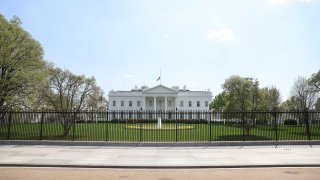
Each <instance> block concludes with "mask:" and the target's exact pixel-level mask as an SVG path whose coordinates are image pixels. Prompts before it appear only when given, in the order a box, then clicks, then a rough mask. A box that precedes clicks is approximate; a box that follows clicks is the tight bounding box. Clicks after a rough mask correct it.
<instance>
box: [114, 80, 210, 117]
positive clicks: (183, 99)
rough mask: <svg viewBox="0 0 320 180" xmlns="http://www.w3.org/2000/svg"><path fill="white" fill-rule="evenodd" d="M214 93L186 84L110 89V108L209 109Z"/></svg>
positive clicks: (156, 109) (154, 109)
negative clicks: (192, 89)
mask: <svg viewBox="0 0 320 180" xmlns="http://www.w3.org/2000/svg"><path fill="white" fill-rule="evenodd" d="M211 100H212V93H211V92H210V91H209V90H208V91H190V90H188V89H186V87H185V86H184V87H183V89H179V87H178V86H173V87H172V88H168V87H166V86H163V85H158V86H155V87H152V88H148V87H147V86H142V87H141V88H140V89H138V87H137V86H136V87H135V89H133V90H131V91H113V90H112V91H110V92H109V110H111V111H114V110H119V111H121V110H147V111H149V110H153V111H159V110H161V111H173V110H179V111H180V110H193V111H202V110H209V104H210V102H211Z"/></svg>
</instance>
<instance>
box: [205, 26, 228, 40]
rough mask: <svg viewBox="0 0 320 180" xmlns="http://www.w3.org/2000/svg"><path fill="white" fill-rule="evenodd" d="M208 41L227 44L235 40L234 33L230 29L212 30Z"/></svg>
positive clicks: (208, 35)
mask: <svg viewBox="0 0 320 180" xmlns="http://www.w3.org/2000/svg"><path fill="white" fill-rule="evenodd" d="M207 38H208V39H215V40H218V41H219V42H226V41H232V40H234V36H233V32H232V31H231V30H230V29H228V28H223V29H220V30H212V31H210V32H209V33H208V34H207Z"/></svg>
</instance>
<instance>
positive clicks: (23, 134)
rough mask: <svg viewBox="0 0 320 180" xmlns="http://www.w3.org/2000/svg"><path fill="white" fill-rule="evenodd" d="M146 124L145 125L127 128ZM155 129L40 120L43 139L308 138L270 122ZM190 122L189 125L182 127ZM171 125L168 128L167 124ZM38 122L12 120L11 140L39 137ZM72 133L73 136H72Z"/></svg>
mask: <svg viewBox="0 0 320 180" xmlns="http://www.w3.org/2000/svg"><path fill="white" fill-rule="evenodd" d="M129 126H135V127H148V128H128V127H129ZM162 126H163V127H164V129H161V130H158V129H157V128H156V124H150V123H141V124H126V123H77V124H76V126H75V127H72V128H71V129H70V133H69V135H68V136H63V126H62V125H61V124H59V123H50V124H43V127H42V139H43V140H73V139H74V140H75V141H126V142H140V141H143V142H176V141H177V142H190V141H242V140H246V141H257V140H276V139H277V138H278V140H308V136H307V133H306V126H305V125H298V126H289V125H278V127H277V128H278V129H277V132H278V134H277V136H278V137H276V131H275V129H274V127H273V126H271V125H258V126H255V127H252V128H250V132H249V135H245V136H244V135H243V132H245V133H246V131H243V129H242V127H241V126H239V125H223V124H211V125H208V124H183V123H178V124H175V123H170V124H166V123H163V124H162ZM184 126H192V128H181V127H184ZM166 127H170V128H166ZM310 131H311V140H320V125H312V126H311V130H310ZM40 134H41V124H40V123H24V124H13V125H11V127H10V137H9V139H11V140H39V139H40ZM73 134H74V136H73ZM7 135H8V125H1V126H0V140H1V139H2V140H4V139H7Z"/></svg>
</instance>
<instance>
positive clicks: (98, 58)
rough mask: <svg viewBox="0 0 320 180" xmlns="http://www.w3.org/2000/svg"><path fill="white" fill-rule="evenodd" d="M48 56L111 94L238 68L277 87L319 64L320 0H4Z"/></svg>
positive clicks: (207, 79) (206, 81)
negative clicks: (158, 78)
mask: <svg viewBox="0 0 320 180" xmlns="http://www.w3.org/2000/svg"><path fill="white" fill-rule="evenodd" d="M0 13H1V14H3V15H4V16H5V17H6V18H7V19H10V18H12V17H13V15H17V16H19V17H20V19H21V20H22V22H23V24H22V26H23V27H24V28H25V29H26V30H27V31H28V32H30V33H31V34H32V36H33V37H34V38H35V39H37V40H38V41H39V42H40V43H41V44H42V46H43V48H44V50H45V59H46V60H48V61H50V62H53V63H54V64H55V65H56V66H58V67H61V68H66V69H69V70H71V71H72V72H74V73H76V74H85V75H87V76H95V78H96V79H97V82H98V84H99V85H100V86H101V87H102V88H103V89H104V91H105V93H106V94H107V93H108V91H109V90H110V89H111V88H112V89H114V90H130V89H132V88H134V86H135V85H138V86H141V85H144V84H145V85H148V86H149V87H150V86H155V85H157V84H158V82H157V81H156V79H157V77H158V76H159V71H160V69H161V71H162V77H161V78H162V84H163V85H166V86H169V87H171V86H174V85H179V86H180V87H182V86H183V85H186V86H187V88H189V89H191V90H206V89H209V88H210V90H211V91H212V92H213V95H216V94H217V93H219V92H221V91H222V89H221V84H223V82H224V81H225V79H226V78H228V77H230V76H231V75H240V76H245V77H253V78H258V79H259V81H260V86H261V87H264V86H271V85H273V86H276V87H277V88H279V89H280V91H281V94H282V97H283V100H285V99H286V98H287V97H288V96H289V93H290V88H291V86H292V84H293V82H294V80H295V79H296V78H297V77H298V76H305V77H310V75H311V74H312V73H315V72H317V71H318V70H320V35H319V33H320V2H319V1H318V0H241V1H239V0H224V1H218V0H193V1H191V0H152V1H150V0H145V1H142V0H131V1H129V0H128V1H124V0H113V1H111V0H109V1H108V0H104V1H102V0H100V1H99V0H90V1H89V0H87V1H82V0H68V1H65V0H51V1H45V0H43V1H40V0H38V1H36V0H28V1H25V0H15V1H5V0H0Z"/></svg>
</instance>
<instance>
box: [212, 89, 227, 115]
mask: <svg viewBox="0 0 320 180" xmlns="http://www.w3.org/2000/svg"><path fill="white" fill-rule="evenodd" d="M226 104H227V94H226V93H225V92H222V93H220V94H218V95H217V96H215V97H214V99H213V101H212V102H211V103H210V109H212V110H214V111H223V110H224V109H225V107H226Z"/></svg>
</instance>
